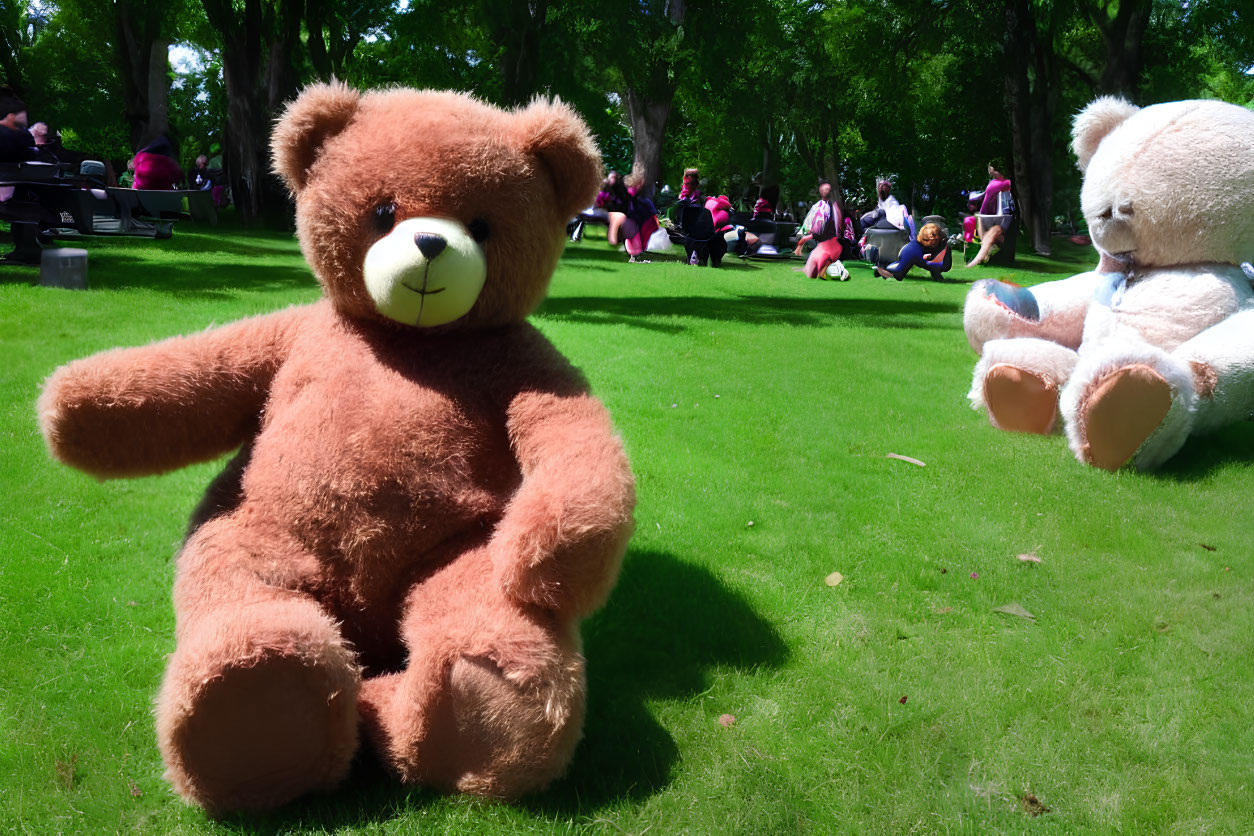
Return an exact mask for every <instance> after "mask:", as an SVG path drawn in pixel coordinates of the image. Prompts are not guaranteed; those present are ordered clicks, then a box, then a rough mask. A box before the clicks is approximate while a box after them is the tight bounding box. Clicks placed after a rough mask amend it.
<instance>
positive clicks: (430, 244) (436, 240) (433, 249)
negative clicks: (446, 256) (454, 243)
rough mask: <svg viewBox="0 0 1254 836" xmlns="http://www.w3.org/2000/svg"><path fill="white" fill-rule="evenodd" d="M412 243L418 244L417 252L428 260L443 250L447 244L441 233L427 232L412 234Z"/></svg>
mask: <svg viewBox="0 0 1254 836" xmlns="http://www.w3.org/2000/svg"><path fill="white" fill-rule="evenodd" d="M414 243H415V244H417V245H418V252H420V253H422V254H423V255H424V256H426V257H427V260H428V261H430V260H431V259H433V258H435V257H436V256H437V255H439V254H440V253H442V252H444V248H445V247H447V246H448V241H446V240H444V236H443V235H432V234H431V233H429V232H419V233H418V234H417V235H415V236H414Z"/></svg>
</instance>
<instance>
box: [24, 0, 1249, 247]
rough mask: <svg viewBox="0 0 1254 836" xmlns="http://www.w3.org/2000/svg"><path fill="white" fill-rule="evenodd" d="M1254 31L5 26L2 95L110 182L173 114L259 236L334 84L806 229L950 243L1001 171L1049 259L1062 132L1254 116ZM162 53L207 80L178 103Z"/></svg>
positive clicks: (993, 17)
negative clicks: (473, 98) (1134, 117)
mask: <svg viewBox="0 0 1254 836" xmlns="http://www.w3.org/2000/svg"><path fill="white" fill-rule="evenodd" d="M1252 18H1254V10H1252V9H1251V7H1250V0H1190V2H1188V3H1180V2H1178V0H999V2H997V3H995V4H993V5H989V4H988V3H987V2H984V0H815V2H805V3H798V2H795V0H750V2H748V3H737V4H732V3H727V2H725V1H724V0H633V2H628V3H602V2H598V1H597V0H473V2H470V3H438V2H435V0H399V2H398V0H361V2H348V0H171V2H156V0H55V2H41V3H39V4H38V5H32V4H31V3H30V2H27V0H0V73H3V76H4V77H3V79H0V81H4V82H6V83H8V84H11V85H13V86H15V87H16V88H17V89H18V90H19V92H20V93H21V94H23V95H24V96H25V97H26V98H27V100H28V103H29V104H30V105H31V108H32V110H33V111H35V113H33V114H32V115H33V118H42V119H44V120H45V121H49V122H50V123H52V124H54V127H58V128H62V129H66V130H69V131H70V132H72V135H73V136H74V137H75V138H76V140H77V141H78V142H80V143H83V144H85V145H89V146H90V147H91V148H98V149H100V151H101V153H102V154H107V155H109V156H112V157H114V158H115V159H117V158H119V157H124V156H125V155H126V154H127V153H128V152H129V151H130V150H131V148H132V147H133V143H134V142H135V141H137V138H139V137H140V136H142V135H143V134H145V132H148V131H150V130H151V128H152V125H153V124H154V123H155V124H157V125H160V124H161V113H160V111H161V108H160V102H161V101H162V100H163V97H164V96H167V95H168V98H169V106H170V114H169V119H168V128H169V130H170V132H171V134H172V135H173V136H174V138H176V139H179V138H183V139H184V141H185V144H186V145H187V146H188V147H187V148H185V149H184V152H185V156H187V157H188V159H190V158H191V156H194V154H195V153H196V152H199V151H205V152H210V151H211V150H212V145H213V144H215V143H217V144H219V145H220V146H221V147H222V148H223V149H224V150H225V152H226V158H227V168H228V173H229V175H230V177H231V180H232V184H233V185H234V186H236V197H237V199H240V198H243V200H242V207H241V208H242V209H243V210H244V211H245V213H246V214H248V215H261V214H265V213H266V212H268V211H270V209H273V210H274V211H275V212H276V213H277V214H278V215H281V216H282V215H285V214H286V213H287V208H286V202H285V201H284V199H283V197H282V195H281V194H280V193H279V189H278V188H277V183H276V182H274V181H273V180H272V179H271V178H270V175H269V173H268V171H269V160H268V137H269V127H270V124H271V122H272V120H273V118H274V116H275V115H276V114H277V112H278V110H279V108H281V106H282V104H283V103H284V101H286V100H287V99H288V98H290V97H291V96H292V95H294V94H295V93H296V91H297V90H298V89H299V88H300V87H301V86H302V85H303V84H305V83H308V82H309V81H311V80H314V79H327V78H331V77H332V76H334V77H337V78H340V79H343V80H346V81H348V82H349V83H352V84H354V85H357V86H361V87H370V86H376V85H382V84H407V85H414V86H420V87H443V88H453V89H460V90H466V91H470V92H473V93H475V94H476V95H478V96H480V97H482V98H484V99H486V100H488V101H492V102H495V103H498V104H502V105H516V104H521V103H524V102H526V101H527V100H529V99H530V98H532V97H533V96H535V95H556V96H560V97H561V98H563V99H565V100H567V101H569V102H571V103H572V104H573V105H574V106H575V107H576V108H577V109H578V110H579V111H580V113H582V114H583V115H584V117H585V118H586V119H587V120H588V123H589V125H590V126H591V127H592V129H593V131H594V133H595V134H596V136H597V139H598V141H599V143H600V145H601V148H602V151H603V153H604V156H605V160H606V163H607V165H609V166H611V167H614V168H617V169H619V170H630V169H635V170H636V172H637V176H638V178H640V179H641V180H642V182H645V183H646V185H648V184H652V183H653V182H655V181H661V182H667V183H670V184H671V185H672V186H676V185H677V184H678V181H679V176H680V173H681V171H682V169H683V168H685V167H687V166H697V167H699V168H700V169H701V170H702V172H703V174H704V175H705V176H706V177H707V178H708V180H709V183H708V186H707V189H706V190H707V191H711V190H713V191H718V192H726V193H728V194H729V195H731V196H732V197H734V198H737V199H739V200H744V201H745V202H746V203H748V202H751V201H752V200H753V199H754V198H755V197H756V196H757V193H758V189H759V188H760V187H761V186H764V185H772V184H778V185H779V186H780V187H781V189H782V192H783V195H784V199H785V200H786V201H788V202H789V203H790V204H792V205H794V206H795V205H796V203H797V202H799V201H800V202H806V201H809V200H810V199H811V194H812V190H813V187H814V185H815V182H816V181H817V179H818V178H819V177H825V178H827V179H830V180H833V181H834V182H836V183H837V184H838V186H839V187H840V190H841V194H842V195H843V197H844V198H845V200H846V201H847V202H848V203H851V204H857V203H859V202H861V201H866V200H869V199H870V198H871V196H872V194H873V189H874V183H875V180H876V178H878V177H882V176H888V177H891V178H892V179H893V182H894V184H895V193H896V194H897V196H898V197H899V198H900V199H902V200H903V201H905V202H907V203H908V204H909V205H911V206H912V207H913V208H914V209H915V212H916V214H920V213H928V212H933V211H936V212H940V213H942V214H946V215H949V216H951V217H952V216H954V215H955V214H956V213H957V212H958V211H959V209H961V207H962V202H963V201H962V194H963V192H964V191H965V190H967V189H973V188H980V187H982V186H983V185H984V182H985V181H986V179H987V176H986V174H985V166H986V164H987V162H988V160H989V159H990V158H994V157H1001V158H1003V159H1006V160H1007V161H1008V162H1009V163H1010V167H1011V169H1012V179H1014V180H1015V187H1016V191H1017V192H1018V198H1019V203H1020V208H1021V213H1022V215H1023V216H1024V218H1025V220H1026V222H1027V225H1028V226H1027V228H1028V231H1029V234H1030V235H1031V237H1032V240H1033V241H1034V243H1035V245H1036V246H1037V247H1038V249H1044V248H1047V247H1048V233H1049V231H1050V226H1051V222H1056V220H1057V218H1058V217H1061V218H1063V219H1064V225H1067V224H1068V223H1069V222H1070V221H1074V220H1075V218H1076V216H1077V210H1078V189H1079V174H1078V172H1077V171H1076V170H1075V167H1074V165H1073V161H1072V159H1071V156H1070V152H1069V147H1068V140H1069V123H1070V118H1071V114H1073V113H1074V112H1076V111H1077V110H1078V109H1079V108H1081V107H1082V106H1083V105H1084V104H1086V103H1087V102H1088V101H1090V100H1091V99H1092V97H1093V96H1094V95H1095V94H1096V93H1097V92H1100V91H1107V90H1113V91H1119V92H1121V93H1122V94H1123V95H1127V96H1128V97H1130V98H1131V99H1132V100H1133V101H1136V102H1138V103H1141V104H1148V103H1150V102H1154V101H1165V100H1169V99H1178V98H1188V97H1198V96H1201V97H1207V96H1210V97H1217V98H1222V99H1225V100H1228V101H1235V102H1239V103H1242V104H1246V105H1250V106H1254V75H1251V74H1250V73H1249V72H1248V70H1249V69H1250V67H1251V66H1252V65H1254V19H1252ZM177 41H184V42H189V43H191V44H194V45H196V46H197V47H199V48H200V49H202V50H203V54H204V56H205V66H204V69H203V70H197V71H194V72H192V73H188V74H183V75H180V76H177V77H175V78H174V80H173V84H172V86H171V83H170V78H171V77H170V74H169V73H168V70H167V67H166V65H165V61H164V57H163V56H164V50H165V48H166V45H167V44H168V43H169V42H177ZM145 79H146V83H145ZM84 150H89V149H84ZM1067 219H1070V221H1068V220H1067Z"/></svg>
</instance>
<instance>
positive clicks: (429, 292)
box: [401, 282, 448, 296]
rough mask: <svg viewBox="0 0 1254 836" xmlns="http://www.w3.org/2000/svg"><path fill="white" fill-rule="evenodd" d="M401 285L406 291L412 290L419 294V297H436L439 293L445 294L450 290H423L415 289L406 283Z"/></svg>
mask: <svg viewBox="0 0 1254 836" xmlns="http://www.w3.org/2000/svg"><path fill="white" fill-rule="evenodd" d="M401 284H402V285H404V287H405V289H407V290H412V291H413V292H414V293H417V294H418V295H419V296H434V295H435V294H437V293H443V292H444V291H446V290H448V288H447V287H437V288H435V289H434V290H421V289H419V288H416V287H414V286H413V285H410V284H405V282H401Z"/></svg>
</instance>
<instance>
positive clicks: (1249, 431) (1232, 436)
mask: <svg viewBox="0 0 1254 836" xmlns="http://www.w3.org/2000/svg"><path fill="white" fill-rule="evenodd" d="M1229 464H1236V465H1242V466H1248V467H1254V420H1251V421H1243V422H1241V423H1239V424H1234V425H1232V426H1230V427H1224V428H1223V429H1221V430H1219V431H1217V432H1214V433H1210V434H1208V435H1202V436H1195V437H1193V438H1190V439H1189V440H1188V441H1187V442H1185V445H1184V447H1182V448H1181V449H1180V452H1179V453H1176V454H1175V455H1174V456H1172V457H1171V459H1170V460H1169V461H1168V462H1167V463H1166V464H1165V465H1163V467H1162V468H1160V469H1159V470H1157V471H1155V472H1154V473H1153V474H1151V475H1153V476H1156V477H1158V478H1160V479H1169V480H1172V481H1176V482H1195V481H1198V480H1200V479H1205V478H1207V477H1209V476H1210V475H1211V474H1212V473H1213V472H1214V471H1216V470H1219V469H1221V468H1223V467H1224V466H1225V465H1229Z"/></svg>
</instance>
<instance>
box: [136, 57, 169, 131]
mask: <svg viewBox="0 0 1254 836" xmlns="http://www.w3.org/2000/svg"><path fill="white" fill-rule="evenodd" d="M147 64H148V83H147V85H146V86H147V88H148V92H147V98H148V124H147V125H145V126H144V127H143V130H142V131H141V134H140V139H139V143H138V145H137V146H136V147H140V148H142V147H143V146H144V145H147V144H148V143H149V142H152V141H153V140H154V139H156V138H157V137H159V136H167V135H169V133H170V74H169V68H170V39H169V38H168V37H166V36H164V35H158V36H157V37H154V38H153V39H152V43H151V44H150V45H149V48H148V61H147Z"/></svg>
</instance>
